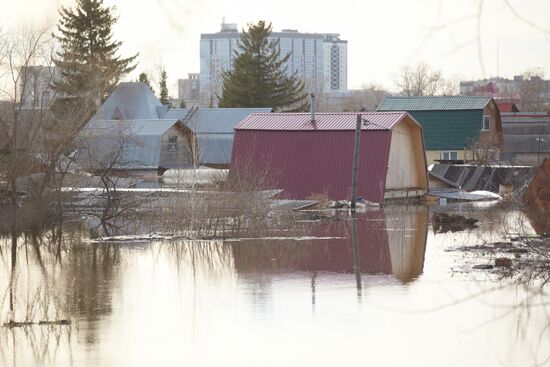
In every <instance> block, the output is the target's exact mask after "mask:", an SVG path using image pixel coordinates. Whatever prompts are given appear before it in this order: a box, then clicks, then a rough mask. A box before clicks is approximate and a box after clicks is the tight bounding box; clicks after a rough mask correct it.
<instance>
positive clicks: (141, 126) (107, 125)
mask: <svg viewBox="0 0 550 367" xmlns="http://www.w3.org/2000/svg"><path fill="white" fill-rule="evenodd" d="M176 122H178V120H177V119H171V120H168V119H167V120H123V121H119V120H95V121H90V122H88V124H87V125H86V128H85V129H86V130H109V131H114V132H124V131H125V132H128V133H131V134H133V135H159V136H160V135H162V134H164V133H165V132H166V130H168V129H169V128H171V127H172V126H174V124H175V123H176Z"/></svg>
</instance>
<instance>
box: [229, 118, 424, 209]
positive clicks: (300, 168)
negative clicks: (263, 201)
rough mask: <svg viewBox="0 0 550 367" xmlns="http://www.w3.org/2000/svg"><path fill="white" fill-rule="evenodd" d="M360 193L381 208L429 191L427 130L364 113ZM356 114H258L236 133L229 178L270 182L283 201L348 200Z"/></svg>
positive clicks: (405, 121)
mask: <svg viewBox="0 0 550 367" xmlns="http://www.w3.org/2000/svg"><path fill="white" fill-rule="evenodd" d="M360 114H361V118H362V120H363V121H364V122H363V126H362V131H361V138H360V158H359V176H358V190H357V192H358V195H359V196H362V197H363V198H365V199H367V200H369V201H372V202H377V203H382V202H383V201H384V199H388V198H400V197H411V196H420V195H423V194H424V193H425V192H426V191H427V190H428V179H427V174H426V157H425V151H424V144H423V137H422V128H421V126H420V125H419V124H418V122H417V121H416V120H414V118H412V117H411V116H410V115H409V114H408V113H406V112H364V113H360ZM357 115H358V113H317V114H315V115H314V117H312V115H310V114H309V113H253V114H251V115H250V116H248V117H247V118H246V119H245V120H243V121H242V122H241V123H240V124H239V125H237V127H236V128H235V140H234V144H233V154H232V159H231V171H232V174H235V173H239V172H247V173H252V174H254V175H258V176H262V177H266V176H267V177H269V178H270V179H271V180H272V183H273V186H275V187H277V188H280V189H283V190H284V192H283V196H285V197H287V198H293V199H304V198H307V197H310V196H312V195H314V194H326V195H327V196H328V197H329V198H330V199H334V200H340V199H349V198H350V193H351V178H352V164H353V148H354V147H353V145H354V134H355V126H356V121H357Z"/></svg>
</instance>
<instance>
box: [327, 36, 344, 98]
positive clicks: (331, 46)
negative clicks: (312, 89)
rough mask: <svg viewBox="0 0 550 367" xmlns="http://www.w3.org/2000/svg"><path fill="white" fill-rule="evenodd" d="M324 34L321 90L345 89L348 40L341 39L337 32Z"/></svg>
mask: <svg viewBox="0 0 550 367" xmlns="http://www.w3.org/2000/svg"><path fill="white" fill-rule="evenodd" d="M324 36H325V38H324V41H323V49H324V58H325V60H324V62H325V73H324V78H325V85H324V87H323V91H324V92H330V91H345V90H347V89H348V66H347V65H348V41H345V40H341V39H340V35H339V34H338V33H327V34H325V35H324Z"/></svg>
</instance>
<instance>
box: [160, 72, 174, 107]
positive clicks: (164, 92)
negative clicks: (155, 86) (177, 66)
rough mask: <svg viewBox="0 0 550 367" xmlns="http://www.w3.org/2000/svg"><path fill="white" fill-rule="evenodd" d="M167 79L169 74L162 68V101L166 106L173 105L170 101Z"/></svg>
mask: <svg viewBox="0 0 550 367" xmlns="http://www.w3.org/2000/svg"><path fill="white" fill-rule="evenodd" d="M166 79H168V75H167V74H166V70H164V69H163V70H162V71H161V72H160V83H159V90H160V98H159V100H160V103H162V104H163V105H165V106H171V103H170V97H168V87H167V86H166Z"/></svg>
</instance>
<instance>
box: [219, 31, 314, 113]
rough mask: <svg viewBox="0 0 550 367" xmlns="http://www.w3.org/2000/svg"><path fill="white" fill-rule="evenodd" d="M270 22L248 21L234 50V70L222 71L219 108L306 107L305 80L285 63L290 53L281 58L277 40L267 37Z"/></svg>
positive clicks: (282, 109) (307, 103)
mask: <svg viewBox="0 0 550 367" xmlns="http://www.w3.org/2000/svg"><path fill="white" fill-rule="evenodd" d="M271 31H272V26H271V23H270V24H269V25H266V23H265V22H264V21H259V22H258V24H249V26H248V31H246V32H244V31H243V33H242V35H241V41H240V44H239V48H240V49H241V52H235V61H234V68H233V70H229V71H224V73H223V79H224V80H223V88H222V97H221V100H220V103H219V105H220V107H271V108H273V109H274V110H276V111H304V110H307V109H308V108H309V101H308V99H307V94H306V93H305V92H304V89H305V87H304V83H303V81H302V80H301V79H300V78H298V76H297V75H296V73H294V74H292V75H289V74H288V72H287V68H286V66H285V64H286V62H287V60H288V58H289V57H290V53H288V54H286V55H284V56H283V57H281V54H280V49H279V43H278V41H276V40H269V39H268V37H269V36H270V35H271Z"/></svg>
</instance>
